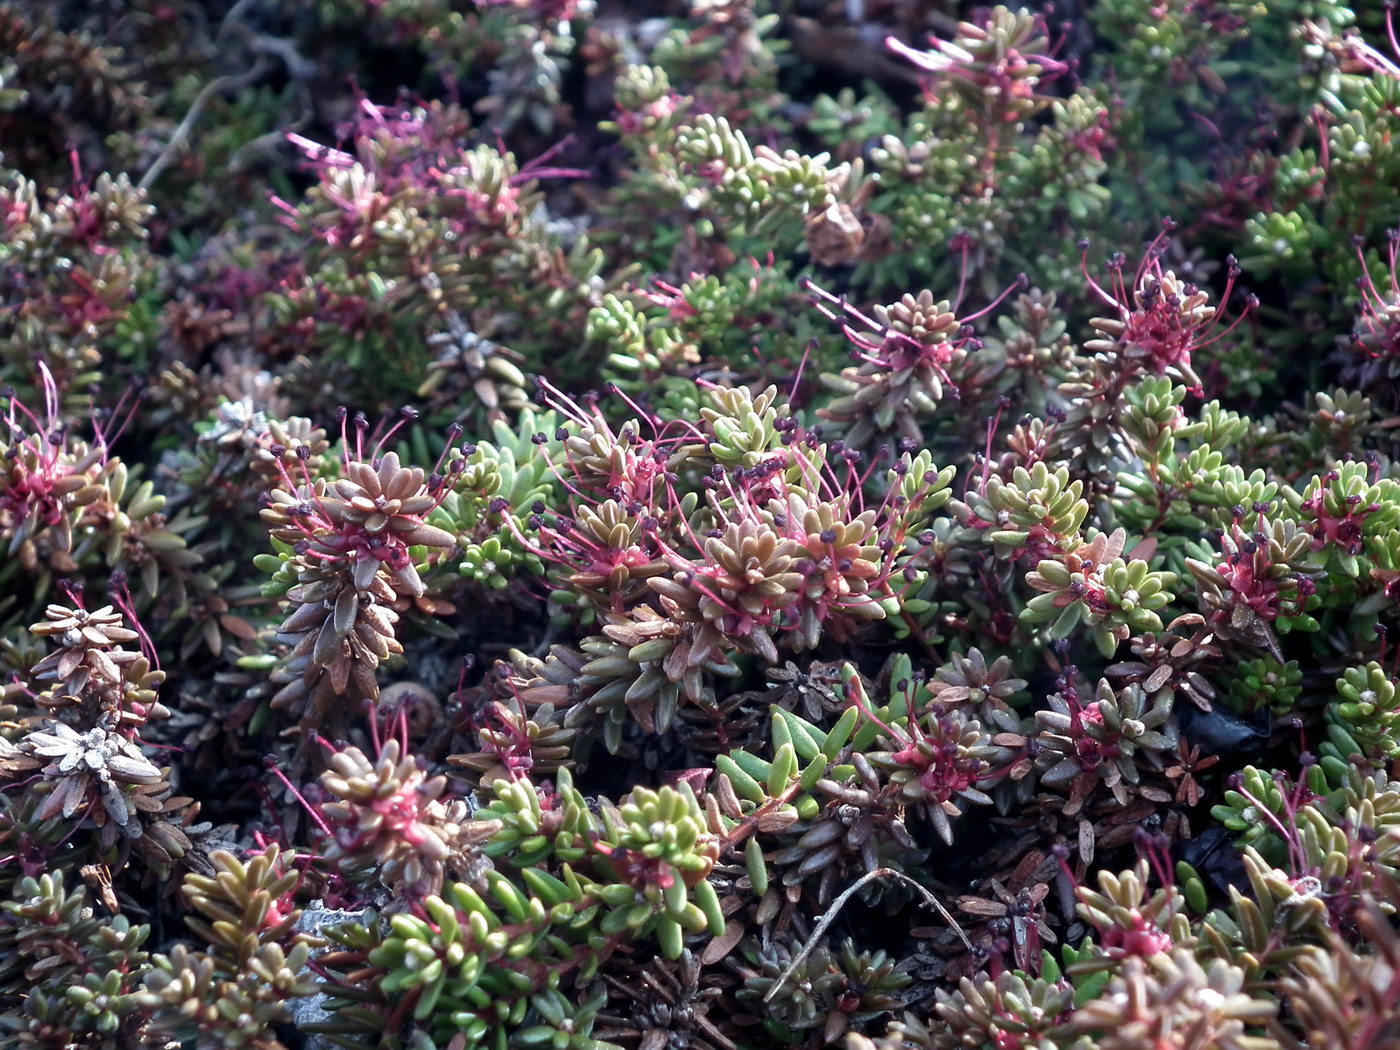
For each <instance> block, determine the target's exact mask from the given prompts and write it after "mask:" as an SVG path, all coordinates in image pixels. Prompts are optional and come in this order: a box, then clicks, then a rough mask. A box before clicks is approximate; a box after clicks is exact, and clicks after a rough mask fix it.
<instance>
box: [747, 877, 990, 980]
mask: <svg viewBox="0 0 1400 1050" xmlns="http://www.w3.org/2000/svg"><path fill="white" fill-rule="evenodd" d="M880 878H891V879H897V880H899V881H900V882H903V883H904V884H905V885H907V886H912V887H913V888H914V889H916V890H918V891H919V893H920V894H922V895H923V898H924V900H925V901H927V902H928V903H929V904H931V905H933V908H934V910H935V911H937V912H938V914H939V915H941V916H943V921H944V922H946V923H947V924H948V925H949V926H950V927H952V929H953V932H954V933H956V934H957V935H958V936H959V937H960V938H961V939H962V942H963V944H965V945H967V950H968V951H970V952H971V951H976V950H977V949H976V948H974V947H973V944H972V942H971V941H970V940H968V937H967V934H966V933H965V932H963V928H962V927H961V926H959V925H958V921H957V920H956V919H954V918H953V916H952V914H951V913H950V912H949V911H948V909H947V908H945V907H943V902H942V901H940V900H939V899H938V898H937V897H935V896H934V895H933V892H932V891H931V890H930V889H928V887H926V886H922V885H920V884H919V883H917V882H915V881H914V880H913V879H911V878H910V877H909V876H908V875H906V874H904V872H902V871H895V870H894V869H893V868H876V869H875V870H874V871H870V872H866V873H865V874H864V875H862V876H861V877H860V878H858V879H856V881H855V882H853V883H851V885H850V886H848V887H846V889H845V890H843V891H842V892H841V895H840V896H839V897H837V898H836V899H835V900H834V901H832V902H831V907H829V908H827V909H826V911H825V912H824V913H823V914H822V917H821V921H820V922H818V923H817V928H816V929H814V930H813V931H812V935H811V936H810V937H808V938H807V943H806V944H805V945H803V946H802V950H801V951H800V952H798V953H797V955H796V956H794V958H793V960H792V962H790V963H788V964H787V968H786V969H785V970H783V972H782V973H780V974H779V975H778V979H777V980H776V981H774V982H773V987H771V988H769V989H768V994H767V995H765V996H764V997H763V1001H764V1002H765V1003H766V1002H771V1001H772V999H773V996H775V995H777V994H778V989H779V988H781V987H782V986H783V985H784V984H785V983H786V982H787V979H788V978H789V977H791V976H792V974H793V971H794V970H796V969H797V968H798V967H799V966H801V965H802V964H803V962H805V961H806V959H807V956H809V955H811V954H812V951H813V950H814V949H815V948H816V946H817V942H818V941H819V940H821V936H822V934H824V933H825V932H826V930H827V927H828V926H830V925H831V924H832V923H833V922H835V921H836V916H837V913H839V912H840V911H841V909H842V908H843V907H844V906H845V904H846V902H847V901H848V900H850V899H851V897H852V896H854V895H855V893H856V892H857V891H858V890H859V889H860V888H861V887H862V886H864V885H865V884H866V883H867V882H871V881H873V880H875V879H880Z"/></svg>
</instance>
